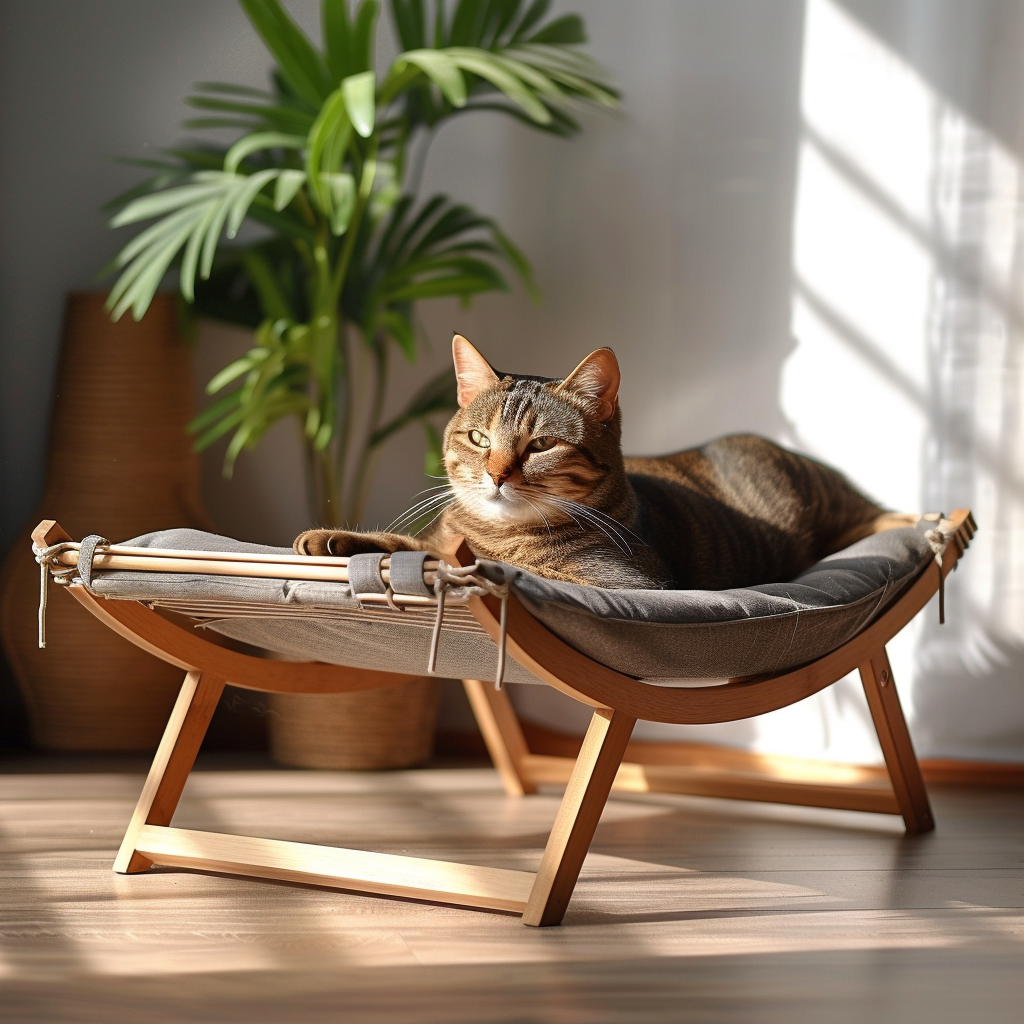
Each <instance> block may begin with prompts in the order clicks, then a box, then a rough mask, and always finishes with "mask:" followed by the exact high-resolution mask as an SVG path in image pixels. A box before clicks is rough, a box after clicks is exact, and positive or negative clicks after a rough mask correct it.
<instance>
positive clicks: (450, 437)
mask: <svg viewBox="0 0 1024 1024" xmlns="http://www.w3.org/2000/svg"><path fill="white" fill-rule="evenodd" d="M452 355H453V357H454V360H455V376H456V378H457V380H458V397H459V411H458V412H457V413H456V414H455V415H454V416H453V417H452V420H451V422H450V423H449V424H448V428H447V430H446V431H445V437H444V457H445V467H446V469H447V472H448V479H449V481H450V482H451V485H452V488H453V489H454V492H455V498H456V500H457V502H458V504H459V506H460V508H461V510H462V511H463V512H466V513H469V514H470V515H471V516H473V517H474V518H476V519H478V520H482V521H485V522H487V521H490V522H493V523H494V524H495V525H498V524H500V523H501V522H510V521H518V522H523V523H531V522H533V523H544V522H545V521H549V522H555V521H564V520H565V519H567V518H572V516H571V515H570V512H571V507H567V506H566V505H565V504H564V503H565V502H578V503H581V504H584V505H590V506H592V507H597V506H600V505H601V504H602V503H604V501H605V497H606V495H607V492H608V491H609V489H610V488H612V487H614V486H617V485H619V476H620V475H621V472H622V455H621V448H620V417H619V406H618V390H619V364H618V362H617V361H616V359H615V355H614V354H613V353H612V350H611V349H608V348H601V349H598V350H597V351H596V352H592V353H591V354H590V355H589V356H587V358H586V359H584V360H583V361H582V362H581V363H580V364H579V365H578V366H577V367H576V368H575V369H574V370H573V371H572V373H570V374H569V375H568V376H567V377H565V378H564V379H557V378H555V379H549V378H546V377H527V376H518V375H515V374H505V373H500V372H498V371H496V370H494V369H493V368H492V367H491V365H490V364H489V363H488V362H487V360H486V359H484V357H483V356H482V355H480V353H479V352H478V351H477V350H476V349H475V348H474V347H473V346H472V345H471V344H470V343H469V342H468V341H467V340H466V339H465V338H463V337H462V336H461V335H458V334H457V335H455V338H454V340H453V342H452Z"/></svg>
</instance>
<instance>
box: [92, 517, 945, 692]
mask: <svg viewBox="0 0 1024 1024" xmlns="http://www.w3.org/2000/svg"><path fill="white" fill-rule="evenodd" d="M125 543H128V544H131V545H133V546H137V547H153V548H175V549H184V550H192V551H197V550H202V551H251V552H256V553H258V552H265V553H286V552H287V551H288V549H287V548H272V547H267V546H265V545H259V544H244V543H242V542H239V541H234V540H231V539H230V538H225V537H218V536H215V535H212V534H207V533H202V532H200V531H196V530H164V531H159V532H157V533H150V534H146V535H145V536H143V537H137V538H135V539H133V540H130V541H126V542H125ZM398 556H400V557H398ZM395 557H396V560H393V562H392V569H391V572H392V588H393V589H394V590H395V592H396V593H414V594H421V595H424V596H425V595H428V594H430V591H429V590H428V589H427V588H426V587H425V586H424V585H423V582H422V563H423V557H424V555H423V553H422V552H400V553H396V556H395ZM933 559H934V555H933V552H932V550H931V547H930V546H929V544H928V541H927V540H926V539H925V537H924V535H923V532H922V531H919V530H915V529H902V530H892V531H888V532H886V533H881V534H878V535H877V536H874V537H868V538H866V539H865V540H862V541H859V542H857V543H856V544H853V545H851V546H850V547H849V548H846V549H845V550H843V551H840V552H837V553H836V554H834V555H830V556H829V557H828V558H825V559H823V560H822V561H821V562H819V563H818V564H817V565H814V566H812V567H811V568H810V569H808V570H807V571H806V572H804V573H801V574H800V576H798V577H797V578H796V579H794V580H792V581H790V582H788V583H771V584H766V585H763V586H758V587H747V588H744V589H740V590H722V591H692V590H691V591H686V590H605V589H603V588H600V587H585V586H578V585H576V584H571V583H561V582H556V581H554V580H547V579H543V578H542V577H539V576H536V575H534V574H533V573H530V572H526V571H525V570H523V569H517V568H515V567H514V566H510V565H505V564H502V563H499V562H484V563H482V568H483V571H484V572H485V573H486V574H487V576H488V577H489V578H491V579H493V580H495V581H496V582H507V583H508V584H509V585H510V588H511V591H512V593H514V594H515V595H516V597H517V598H518V599H519V600H520V601H522V603H523V604H524V605H525V606H526V607H527V608H528V609H529V610H530V612H532V613H533V614H534V615H535V616H536V617H537V618H538V619H539V620H540V621H541V622H543V623H544V624H545V625H546V626H547V627H548V628H549V629H551V631H552V632H554V633H556V634H557V635H558V636H559V637H561V638H562V639H563V640H565V641H566V642H567V643H569V644H570V645H571V646H573V647H575V648H576V649H577V650H579V651H581V652H582V653H584V654H586V655H588V656H589V657H591V658H593V659H594V660H595V661H599V662H602V663H603V664H605V665H608V666H609V667H611V668H613V669H616V670H618V671H619V672H622V673H624V674H626V675H630V676H634V677H637V678H642V679H645V680H648V681H650V682H653V683H658V684H662V685H673V684H679V683H682V684H683V685H685V681H687V680H691V681H692V680H699V679H728V678H736V677H739V676H747V675H755V674H760V673H763V672H779V671H782V670H784V669H787V668H792V667H795V666H797V665H801V664H805V663H806V662H809V661H813V660H814V659H816V658H819V657H821V656H823V655H824V654H827V653H828V652H829V651H831V650H834V649H835V648H837V647H839V646H840V645H842V644H843V643H845V642H846V641H847V640H849V639H850V638H851V637H853V636H855V635H856V634H857V633H858V632H859V631H860V630H861V629H863V628H864V626H865V625H866V624H867V623H868V622H870V621H871V620H872V619H874V618H875V617H876V616H877V615H878V614H879V613H880V612H881V611H882V610H884V608H886V607H887V606H888V605H889V604H890V603H891V602H892V601H893V600H894V599H895V598H896V597H897V596H898V595H899V594H900V593H901V592H902V591H903V590H904V589H905V588H906V587H907V586H908V585H909V584H910V583H911V582H913V580H914V579H916V578H917V576H919V575H920V574H921V572H923V571H924V570H925V569H926V567H927V566H928V565H929V564H930V563H932V562H933ZM364 563H365V564H364ZM352 564H355V565H356V569H355V574H354V576H353V578H354V579H356V588H355V593H373V592H376V593H383V592H384V590H385V589H386V588H385V587H384V584H383V581H381V582H380V583H378V582H377V580H379V579H380V576H379V566H380V556H378V555H365V556H356V558H355V559H353V562H352V563H350V572H352V571H353V570H352V568H351V566H352ZM363 587H365V589H360V588H363ZM92 589H93V591H94V592H95V593H97V594H102V595H104V596H107V597H112V598H113V597H117V598H131V599H134V600H141V601H146V602H151V603H157V604H165V605H167V606H168V607H173V608H176V609H178V610H186V609H187V608H189V607H195V608H197V609H199V610H200V611H199V613H198V614H199V617H201V618H202V619H204V620H205V626H206V627H207V628H211V629H215V630H217V631H219V632H221V633H224V634H225V635H228V636H232V637H234V638H235V639H238V640H242V641H244V642H246V643H249V644H252V645H254V646H256V647H261V648H264V649H266V650H268V651H273V652H275V653H277V654H280V655H284V656H286V657H289V658H293V659H296V660H318V661H327V662H333V663H335V664H340V665H352V666H355V667H363V668H377V669H387V670H389V671H394V672H408V673H416V674H425V673H426V664H427V652H428V650H429V646H430V634H431V629H432V626H433V621H434V612H433V609H431V608H426V609H406V610H404V611H394V610H392V609H389V608H381V607H380V606H377V607H372V606H367V607H366V608H360V604H359V602H358V601H357V600H356V598H355V597H354V595H353V588H352V587H350V586H349V585H348V584H344V583H322V582H312V581H306V580H277V579H262V578H251V577H230V576H204V575H200V574H194V575H186V574H179V573H155V572H124V571H121V572H113V571H96V572H94V574H93V580H92ZM239 604H242V605H244V606H245V607H244V609H237V608H233V607H232V606H237V605H239ZM494 663H495V646H494V644H493V642H492V641H491V640H490V638H489V637H488V636H487V635H486V634H485V633H484V632H483V631H482V630H481V629H480V627H479V625H478V624H477V623H476V621H475V620H474V619H473V618H472V616H470V615H469V613H468V612H467V611H466V610H465V609H464V608H460V607H458V605H456V604H452V605H451V606H450V607H449V610H448V611H447V612H446V615H445V628H444V631H443V634H442V637H441V644H440V652H439V657H438V664H437V671H436V673H435V674H436V675H439V676H446V677H454V678H483V679H489V678H491V676H492V673H493V670H494ZM505 680H506V681H507V682H536V681H537V680H536V679H535V677H534V676H532V675H531V674H530V673H529V672H527V671H526V670H525V669H524V668H522V666H520V665H518V664H516V663H515V662H514V661H513V660H512V659H511V658H509V660H508V664H507V666H506V671H505ZM691 685H692V684H691Z"/></svg>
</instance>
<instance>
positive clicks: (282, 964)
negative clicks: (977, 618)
mask: <svg viewBox="0 0 1024 1024" xmlns="http://www.w3.org/2000/svg"><path fill="white" fill-rule="evenodd" d="M83 768H88V769H89V770H88V771H85V770H83ZM97 768H104V769H105V770H103V771H96V770H95V769H97ZM141 773H142V765H141V764H135V763H131V764H126V763H124V762H116V761H115V762H112V763H111V762H107V763H106V764H97V763H96V762H87V763H85V764H84V765H83V764H80V763H76V762H59V761H50V762H40V761H32V762H27V763H25V762H23V763H20V764H19V763H12V762H8V763H6V764H3V763H0V1020H2V1021H5V1022H15V1021H18V1022H20V1021H45V1022H64V1021H75V1022H97V1024H99V1022H104V1024H108V1022H120V1021H133V1022H140V1024H148V1022H157V1021H183V1020H187V1021H211V1022H212V1021H220V1022H239V1024H243V1022H244V1024H262V1022H270V1021H274V1022H278V1021H280V1022H286V1021H287V1022H301V1024H304V1022H307V1021H318V1022H319V1021H325V1022H326V1021H331V1022H337V1021H351V1022H358V1024H362V1022H373V1024H376V1022H382V1024H383V1022H387V1024H396V1022H404V1021H410V1022H412V1021H415V1022H417V1024H435V1022H436V1024H461V1022H466V1024H480V1022H489V1021H507V1022H532V1021H545V1022H546V1021H551V1022H558V1024H563V1022H564V1024H591V1022H602V1021H615V1022H637V1024H641V1022H642V1024H650V1022H658V1021H705V1020H706V1021H716V1022H722V1021H727V1022H733V1021H736V1022H739V1021H743V1022H747V1021H749V1022H755V1024H774V1022H786V1024H800V1022H804V1021H815V1022H817V1021H825V1020H827V1021H829V1022H830V1024H835V1022H840V1024H844V1022H851V1024H852V1022H858V1024H859V1022H863V1021H870V1022H871V1024H881V1022H885V1021H900V1022H903V1024H905V1022H916V1021H922V1022H925V1021H927V1022H929V1024H942V1022H946V1021H950V1022H952V1021H956V1022H962V1021H969V1022H972V1021H980V1022H985V1024H1000V1022H1003V1021H1006V1022H1009V1021H1013V1022H1015V1024H1019V1022H1020V1021H1021V1020H1024V792H1022V791H1019V790H984V789H956V788H937V787H936V788H933V790H932V795H933V800H934V806H935V811H936V817H937V819H938V823H939V824H938V831H937V832H936V833H934V834H932V835H926V836H923V837H919V838H915V839H906V838H904V837H903V835H902V829H901V826H900V823H899V821H898V820H896V819H892V818H888V817H883V816H876V815H866V814H854V813H847V812H830V811H817V810H810V809H804V808H796V807H780V806H753V805H746V804H739V803H729V802H725V801H715V800H706V799H698V798H687V797H676V796H641V795H628V796H616V797H613V799H612V801H611V802H610V804H609V806H608V808H607V810H606V812H605V815H604V818H603V820H602V825H601V827H600V828H599V829H598V833H597V838H596V840H595V843H594V848H593V852H592V853H591V855H590V856H589V857H588V859H587V862H586V865H585V866H584V869H583V875H582V878H581V880H580V884H579V887H578V888H577V891H576V895H575V897H574V898H573V902H572V904H571V905H570V908H569V912H568V914H567V916H566V919H565V924H564V925H563V926H562V927H561V928H555V929H542V930H537V929H527V928H524V927H523V926H522V925H520V924H519V923H518V921H517V920H516V919H515V918H513V917H510V916H505V915H500V914H494V913H487V912H474V911H466V910H456V909H451V908H447V907H442V906H436V905H431V904H425V903H411V902H403V901H400V900H386V899H379V898H371V897H365V896H356V895H348V894H344V893H341V894H339V893H336V892H331V891H328V890H322V889H313V888H305V887H300V886H290V885H284V884H270V883H261V882H249V881H244V880H239V879H232V878H226V877H212V876H203V875H198V874H187V873H183V872H169V871H161V872H159V873H157V872H154V873H150V874H146V875H137V876H131V877H125V876H118V875H114V874H113V873H112V872H111V871H110V863H111V861H112V859H113V856H114V852H115V850H116V848H117V845H118V842H119V839H120V836H121V833H122V831H123V829H124V826H125V824H126V822H127V820H128V818H129V816H130V814H131V809H132V806H133V804H134V801H135V799H136V797H137V796H138V792H139V789H140V787H141V783H142V774H141ZM556 806H557V797H556V795H555V793H554V792H551V793H546V794H543V795H541V796H537V797H528V798H525V799H514V798H509V797H506V796H504V795H503V793H502V792H501V789H500V787H499V785H498V781H497V778H496V777H495V775H494V773H493V772H492V771H491V770H489V769H486V768H482V767H480V768H475V767H474V768H464V767H463V768H435V769H428V770H422V771H416V772H406V773H395V774H367V775H362V774H354V775H346V774H334V773H320V772H290V771H280V770H273V769H270V768H267V767H264V766H261V765H257V766H256V767H255V768H251V767H250V768H245V769H244V770H240V769H239V765H238V762H237V761H235V762H232V763H230V764H229V765H228V766H227V767H225V765H224V763H220V764H211V763H210V762H207V768H206V770H201V771H197V773H196V774H194V775H193V777H192V780H191V781H190V782H189V786H188V788H187V789H186V791H185V797H184V800H183V802H182V806H181V809H180V811H179V814H178V817H177V818H176V822H175V823H176V824H181V825H183V826H185V827H193V828H199V829H203V828H206V829H215V830H221V831H230V832H240V833H250V834H256V835H266V836H271V837H275V838H283V839H299V840H305V841H310V842H324V843H335V844H337V845H347V846H353V847H357V848H366V849H375V850H381V851H386V852H392V853H409V854H412V855H423V856H428V857H445V858H447V857H459V858H463V859H465V860H466V861H467V862H473V863H478V864H493V865H496V866H503V867H521V868H531V869H532V868H535V867H536V864H537V862H538V861H539V857H540V850H541V846H542V844H543V841H544V837H545V834H546V831H547V829H548V827H549V825H550V823H551V821H552V819H553V816H554V813H555V809H556Z"/></svg>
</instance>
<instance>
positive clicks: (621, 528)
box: [556, 496, 647, 544]
mask: <svg viewBox="0 0 1024 1024" xmlns="http://www.w3.org/2000/svg"><path fill="white" fill-rule="evenodd" d="M556 497H557V496H556ZM558 500H559V501H564V502H568V504H570V505H572V506H573V508H576V509H585V510H586V511H587V512H589V513H590V514H591V515H593V516H596V517H597V518H598V519H601V520H603V521H604V522H605V523H607V524H608V525H609V526H610V527H611V528H612V529H614V530H615V532H616V533H618V534H619V535H620V536H623V534H626V533H628V534H629V535H630V536H631V537H632V538H633V539H634V540H636V541H639V542H640V543H641V544H646V543H647V542H646V541H645V540H644V539H643V537H641V536H639V535H638V534H636V533H634V532H633V531H632V530H631V529H630V528H629V527H628V526H626V525H625V524H624V523H620V522H619V521H618V519H615V518H614V517H613V516H610V515H608V513H607V512H602V511H601V510H600V509H599V508H594V506H593V505H583V504H582V503H581V502H578V501H573V500H572V499H570V498H561V497H558ZM623 540H625V537H624V536H623Z"/></svg>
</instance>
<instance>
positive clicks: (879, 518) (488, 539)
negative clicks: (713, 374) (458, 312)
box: [295, 336, 916, 590]
mask: <svg viewBox="0 0 1024 1024" xmlns="http://www.w3.org/2000/svg"><path fill="white" fill-rule="evenodd" d="M453 351H454V355H455V366H456V375H457V377H458V381H459V402H460V409H459V411H458V412H457V413H456V414H455V415H454V416H453V417H452V420H451V422H450V423H449V424H448V427H447V430H446V431H445V438H444V451H445V465H446V468H447V471H448V479H449V482H450V485H451V490H452V496H451V500H450V503H448V504H446V505H445V504H444V502H445V500H446V499H444V498H438V499H436V500H433V504H431V501H432V499H428V502H427V503H425V508H427V509H428V510H429V509H431V508H434V509H435V510H436V508H440V507H441V506H442V505H444V507H443V510H442V511H440V513H439V514H438V515H437V517H436V518H435V520H434V522H433V523H432V524H431V526H430V527H429V528H428V529H427V530H425V531H424V532H423V533H422V534H420V535H419V536H418V537H410V536H407V535H403V534H397V533H352V532H347V531H336V530H312V531H307V532H306V533H304V534H302V535H301V536H300V537H299V538H298V539H297V540H296V544H295V548H296V550H297V551H299V552H302V553H307V554H328V553H331V554H338V555H342V554H354V553H356V552H358V551H378V550H388V551H393V550H397V549H400V548H412V549H416V550H424V549H429V550H435V551H444V550H449V549H450V547H451V545H452V543H453V539H454V538H455V537H457V536H464V537H465V538H466V540H467V542H468V543H469V545H470V547H471V548H472V549H473V551H474V552H476V553H477V554H479V555H481V556H483V557H486V558H494V559H498V560H500V561H505V562H511V563H513V564H515V565H520V566H523V567H524V568H527V569H530V570H531V571H533V572H536V573H538V574H539V575H542V576H547V577H550V578H553V579H561V580H568V581H571V582H577V583H588V584H596V585H600V586H605V587H614V588H623V587H636V588H661V587H670V588H685V589H709V590H718V589H724V588H728V587H742V586H750V585H753V584H758V583H769V582H776V581H782V580H787V579H792V578H793V577H794V576H796V575H797V574H798V573H800V572H801V571H802V570H803V569H805V568H807V567H808V566H810V565H813V564H814V563H815V562H816V561H818V560H819V559H821V558H823V557H824V556H825V555H827V554H830V553H831V552H833V551H837V550H840V549H841V548H843V547H845V546H847V545H848V544H850V543H852V542H853V541H855V540H857V539H859V538H861V537H864V536H867V535H868V534H870V533H874V532H877V531H878V530H882V529H889V528H892V527H895V526H903V525H906V524H907V523H908V522H913V521H914V520H915V519H916V517H914V516H903V515H895V514H892V513H887V512H886V511H885V510H884V509H882V508H881V506H879V505H877V504H876V503H875V502H873V501H871V500H870V499H868V498H866V497H865V496H864V495H863V494H861V493H860V492H859V491H857V490H856V489H855V488H854V487H853V486H852V485H851V484H850V483H849V481H847V480H846V479H845V477H843V476H842V475H841V474H839V473H837V472H836V471H835V470H833V469H830V468H829V467H827V466H824V465H822V464H821V463H818V462H815V461H813V460H812V459H808V458H806V457H804V456H802V455H797V454H795V453H794V452H790V451H787V450H786V449H784V448H781V447H779V446H778V445H776V444H773V443H772V442H771V441H768V440H766V439H764V438H761V437H756V436H753V435H746V434H744V435H734V436H730V437H723V438H719V439H718V440H716V441H712V442H710V443H709V444H706V445H703V446H701V447H700V448H694V449H690V450H688V451H683V452H677V453H676V454H673V455H665V456H661V457H659V458H643V459H624V458H623V456H622V451H621V443H620V438H621V416H620V412H619V408H618V400H617V394H618V384H619V371H618V364H617V363H616V361H615V357H614V356H613V355H612V353H611V351H610V350H609V349H599V350H598V351H597V352H594V353H591V355H590V356H588V357H587V358H586V359H585V360H583V362H582V363H580V364H579V366H577V368H576V369H575V370H574V371H573V372H572V373H571V374H570V375H569V376H568V377H567V378H564V379H562V380H558V379H555V380H550V379H546V378H541V377H524V376H517V375H514V374H503V373H498V372H496V371H494V370H493V369H492V368H491V367H490V366H489V365H488V364H487V362H486V361H485V360H484V359H483V357H482V356H480V354H479V353H478V352H477V351H476V349H474V348H473V346H472V345H470V343H469V342H468V341H466V340H465V339H464V338H461V337H459V336H456V338H455V341H454V344H453Z"/></svg>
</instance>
